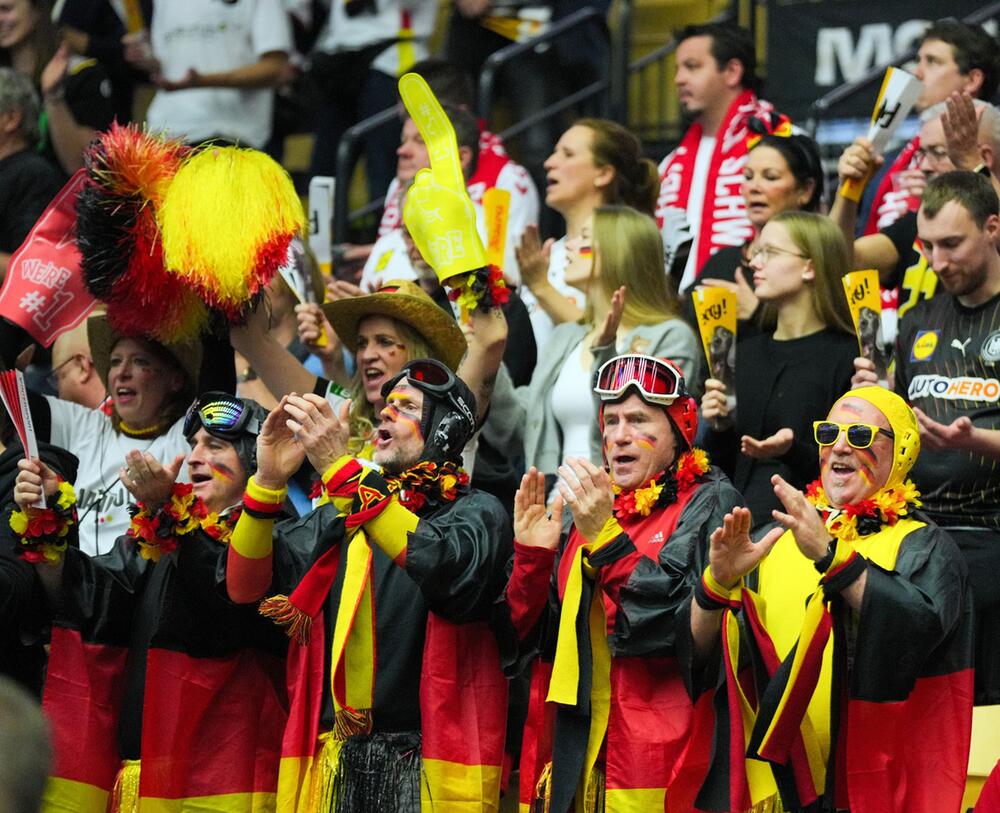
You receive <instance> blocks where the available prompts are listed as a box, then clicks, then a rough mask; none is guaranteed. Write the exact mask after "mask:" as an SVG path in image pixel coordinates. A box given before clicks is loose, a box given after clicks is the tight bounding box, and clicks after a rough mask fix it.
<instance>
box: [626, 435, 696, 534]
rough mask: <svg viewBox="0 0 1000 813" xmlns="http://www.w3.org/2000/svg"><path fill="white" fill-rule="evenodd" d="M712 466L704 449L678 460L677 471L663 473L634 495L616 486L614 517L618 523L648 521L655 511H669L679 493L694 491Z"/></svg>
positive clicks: (670, 470)
mask: <svg viewBox="0 0 1000 813" xmlns="http://www.w3.org/2000/svg"><path fill="white" fill-rule="evenodd" d="M710 465H711V464H710V463H709V461H708V455H707V454H706V453H705V452H704V451H703V450H702V449H692V450H691V451H689V452H684V453H683V454H682V455H681V456H680V457H679V458H677V466H676V470H673V469H664V470H663V471H662V472H660V473H659V474H658V475H657V476H656V477H654V478H653V479H652V480H650V481H649V485H646V486H641V487H640V488H636V489H633V490H632V491H622V489H620V488H619V487H618V486H614V487H613V488H614V492H615V506H614V514H615V516H616V517H617V518H618V519H627V518H629V517H633V516H641V517H648V516H649V515H650V514H651V513H652V511H653V509H654V508H657V509H659V508H666V506H668V505H671V504H673V503H674V502H676V501H677V494H678V492H679V491H681V490H686V489H689V488H691V486H692V485H694V483H695V482H697V480H698V479H699V478H700V477H702V476H703V475H704V474H705V473H706V472H707V471H708V470H709V468H710Z"/></svg>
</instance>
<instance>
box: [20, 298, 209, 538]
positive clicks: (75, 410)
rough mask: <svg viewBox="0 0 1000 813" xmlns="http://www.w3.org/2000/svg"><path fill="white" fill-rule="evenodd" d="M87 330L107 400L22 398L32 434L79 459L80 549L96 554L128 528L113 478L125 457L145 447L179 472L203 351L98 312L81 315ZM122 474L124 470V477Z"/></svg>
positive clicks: (123, 498) (123, 494) (122, 494)
mask: <svg viewBox="0 0 1000 813" xmlns="http://www.w3.org/2000/svg"><path fill="white" fill-rule="evenodd" d="M87 333H88V335H89V338H90V348H91V355H92V357H93V360H94V366H95V367H96V368H97V373H98V375H99V376H100V378H101V381H102V382H103V383H104V386H105V389H106V390H107V393H108V396H109V401H108V402H106V403H105V405H104V407H102V408H100V409H87V408H86V407H83V406H80V405H79V404H74V403H71V402H69V401H64V400H61V399H59V398H55V397H53V396H41V395H36V394H34V393H30V394H29V396H30V397H29V403H30V406H31V416H32V420H33V422H34V425H35V431H36V434H37V435H38V438H39V439H40V440H44V441H48V442H50V443H52V444H54V445H56V446H60V447H62V448H64V449H66V450H67V451H69V452H71V453H73V454H74V455H76V456H77V457H78V458H79V460H80V466H79V470H78V472H77V477H76V481H75V482H74V484H73V485H74V487H75V489H76V495H77V506H78V509H79V515H80V518H79V523H80V548H81V549H82V550H83V551H84V552H85V553H88V554H90V555H98V554H101V553H105V552H107V551H108V550H110V549H111V547H112V546H113V545H114V541H115V539H117V538H118V537H119V536H121V535H122V534H123V533H125V531H126V530H127V529H128V527H129V521H130V516H129V511H128V508H129V504H130V502H131V500H130V498H129V495H128V491H127V490H126V487H125V485H124V484H123V483H122V481H121V480H120V479H119V468H120V467H121V464H122V460H124V459H125V456H126V454H128V453H129V452H131V451H132V450H139V451H140V452H148V453H149V454H151V455H152V456H153V457H154V458H155V459H156V460H157V461H159V462H160V463H162V464H163V465H164V466H168V467H170V468H171V470H172V471H173V472H174V473H175V474H177V473H180V470H181V467H182V464H183V460H184V455H185V454H186V452H187V442H186V441H185V439H184V433H183V431H182V425H183V422H184V421H183V418H184V412H185V409H186V408H187V405H188V404H189V403H190V402H191V399H192V398H193V397H194V395H195V388H196V386H197V384H198V378H199V372H200V370H201V364H202V356H203V352H204V351H203V347H202V344H201V343H200V342H197V341H192V342H183V343H176V344H171V345H169V346H167V345H163V344H160V343H159V342H155V341H152V340H149V339H144V338H138V337H135V338H133V337H127V336H122V335H119V334H118V333H116V332H115V331H114V330H113V329H112V328H111V326H110V325H109V324H108V320H107V318H106V317H105V316H104V315H103V314H98V315H95V316H91V317H90V318H89V319H88V321H87ZM217 388H218V387H217ZM130 474H131V473H130V472H129V471H127V470H126V472H125V477H126V478H128V477H129V476H130ZM180 479H181V480H184V479H186V478H185V477H184V476H181V477H180Z"/></svg>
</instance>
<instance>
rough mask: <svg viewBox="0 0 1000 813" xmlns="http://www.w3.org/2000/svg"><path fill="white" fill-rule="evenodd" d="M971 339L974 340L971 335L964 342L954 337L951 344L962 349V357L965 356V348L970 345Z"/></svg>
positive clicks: (957, 348)
mask: <svg viewBox="0 0 1000 813" xmlns="http://www.w3.org/2000/svg"><path fill="white" fill-rule="evenodd" d="M971 341H972V337H971V336H970V337H969V338H968V339H966V340H965V341H964V342H960V341H959V340H958V339H952V340H951V346H952V347H954V348H955V349H956V350H961V351H962V358H965V348H966V347H968V346H969V342H971Z"/></svg>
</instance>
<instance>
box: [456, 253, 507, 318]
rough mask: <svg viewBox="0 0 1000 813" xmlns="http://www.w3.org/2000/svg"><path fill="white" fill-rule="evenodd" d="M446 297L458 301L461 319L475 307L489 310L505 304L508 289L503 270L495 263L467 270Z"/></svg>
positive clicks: (466, 316)
mask: <svg viewBox="0 0 1000 813" xmlns="http://www.w3.org/2000/svg"><path fill="white" fill-rule="evenodd" d="M448 299H450V300H451V301H452V302H457V303H458V309H459V312H460V315H461V318H462V320H463V321H465V320H466V319H467V318H468V316H469V313H470V312H471V311H474V310H475V309H476V308H483V309H485V310H489V309H490V308H499V307H501V306H503V305H506V304H507V300H508V299H510V289H509V288H508V287H507V284H506V283H505V282H504V279H503V272H502V271H501V270H500V269H499V268H498V267H497V266H495V265H484V266H483V267H482V268H477V269H476V270H475V271H471V272H469V274H467V275H466V277H465V279H464V280H463V281H462V283H461V284H459V285H457V286H456V287H454V288H452V289H451V290H450V291H449V292H448Z"/></svg>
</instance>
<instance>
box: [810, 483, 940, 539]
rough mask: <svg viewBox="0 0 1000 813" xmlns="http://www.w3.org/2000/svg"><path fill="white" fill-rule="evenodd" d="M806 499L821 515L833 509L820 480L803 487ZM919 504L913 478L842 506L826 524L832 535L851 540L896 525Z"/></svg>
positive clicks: (918, 493)
mask: <svg viewBox="0 0 1000 813" xmlns="http://www.w3.org/2000/svg"><path fill="white" fill-rule="evenodd" d="M806 499H807V500H808V501H809V502H810V503H811V504H812V505H814V506H816V508H817V509H819V510H820V511H822V512H823V514H824V517H825V516H826V515H828V514H829V513H830V512H831V510H832V508H831V506H830V503H829V500H828V499H827V496H826V492H825V491H824V490H823V485H822V483H821V482H820V481H819V480H814V481H813V482H811V483H810V484H809V485H808V486H806ZM920 505H922V503H921V502H920V492H919V491H917V487H916V486H915V485H913V481H912V480H907V481H906V482H905V483H903V484H902V485H898V486H890V487H888V488H882V489H879V490H878V491H877V492H875V494H873V495H872V496H871V497H869V498H868V499H865V500H858V501H857V502H853V503H849V504H848V505H845V506H844V507H843V508H842V509H841V510H840V513H839V514H838V515H837V516H836V517H835V518H834V519H833V520H832V521H829V522H827V526H826V527H827V530H828V531H829V532H830V534H831V535H832V536H834V537H836V538H837V539H843V540H844V541H845V542H850V541H852V540H854V539H857V538H858V537H859V536H868V535H869V534H873V533H876V532H878V531H879V530H881V528H882V526H883V525H889V526H892V525H895V524H896V522H897V521H898V520H899V519H900V518H901V517H905V516H907V515H908V514H909V513H910V511H911V510H912V509H913V508H916V507H918V506H920Z"/></svg>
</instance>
